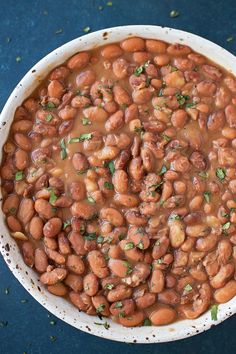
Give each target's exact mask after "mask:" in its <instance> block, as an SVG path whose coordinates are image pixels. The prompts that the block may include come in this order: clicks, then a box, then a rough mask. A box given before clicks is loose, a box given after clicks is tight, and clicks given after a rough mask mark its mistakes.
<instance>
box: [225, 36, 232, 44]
mask: <svg viewBox="0 0 236 354" xmlns="http://www.w3.org/2000/svg"><path fill="white" fill-rule="evenodd" d="M233 40H234V36H229V37H228V38H226V42H228V43H230V42H232V41H233Z"/></svg>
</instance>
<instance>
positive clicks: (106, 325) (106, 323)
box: [94, 322, 110, 329]
mask: <svg viewBox="0 0 236 354" xmlns="http://www.w3.org/2000/svg"><path fill="white" fill-rule="evenodd" d="M94 324H95V325H97V326H103V327H104V328H105V329H109V328H110V325H109V323H108V322H104V323H98V322H94Z"/></svg>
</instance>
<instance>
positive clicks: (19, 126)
mask: <svg viewBox="0 0 236 354" xmlns="http://www.w3.org/2000/svg"><path fill="white" fill-rule="evenodd" d="M32 127H33V122H32V121H30V120H28V119H22V120H20V121H18V122H14V123H13V124H12V131H13V132H15V133H27V132H28V131H30V130H31V129H32Z"/></svg>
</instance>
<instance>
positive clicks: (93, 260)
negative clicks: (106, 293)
mask: <svg viewBox="0 0 236 354" xmlns="http://www.w3.org/2000/svg"><path fill="white" fill-rule="evenodd" d="M87 260H88V262H89V265H90V268H91V270H92V272H93V273H94V274H95V275H96V276H97V277H98V278H100V279H102V278H105V277H107V276H108V274H109V269H108V268H107V266H106V261H105V258H104V256H103V254H102V253H101V252H100V251H97V250H93V251H90V252H89V253H88V256H87Z"/></svg>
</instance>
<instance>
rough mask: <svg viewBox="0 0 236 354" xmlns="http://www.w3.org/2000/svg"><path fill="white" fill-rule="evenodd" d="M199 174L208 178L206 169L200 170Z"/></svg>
mask: <svg viewBox="0 0 236 354" xmlns="http://www.w3.org/2000/svg"><path fill="white" fill-rule="evenodd" d="M198 175H199V176H200V177H202V178H208V173H207V172H205V171H202V172H199V174H198Z"/></svg>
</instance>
